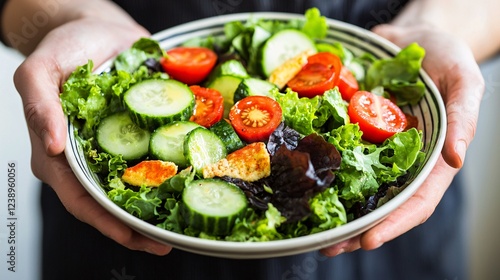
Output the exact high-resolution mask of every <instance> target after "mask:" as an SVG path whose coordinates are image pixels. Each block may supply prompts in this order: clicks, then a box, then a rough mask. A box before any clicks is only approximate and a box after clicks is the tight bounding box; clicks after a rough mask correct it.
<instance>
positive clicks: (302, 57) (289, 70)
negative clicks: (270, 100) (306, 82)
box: [267, 49, 315, 89]
mask: <svg viewBox="0 0 500 280" xmlns="http://www.w3.org/2000/svg"><path fill="white" fill-rule="evenodd" d="M314 53H315V51H314V50H311V49H309V50H305V51H303V52H301V53H299V54H298V55H296V56H294V57H292V58H290V59H288V60H287V61H285V62H284V63H283V64H281V65H280V66H278V67H277V68H276V69H274V70H273V72H272V73H271V75H269V78H268V79H267V80H268V81H269V82H271V83H273V84H275V85H276V86H278V87H279V88H280V89H282V88H284V87H285V86H286V84H287V83H288V82H289V81H290V80H291V79H293V77H295V76H296V75H297V74H298V73H299V72H300V70H302V67H304V66H305V65H306V64H307V58H308V57H309V56H311V55H313V54H314Z"/></svg>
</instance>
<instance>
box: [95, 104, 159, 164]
mask: <svg viewBox="0 0 500 280" xmlns="http://www.w3.org/2000/svg"><path fill="white" fill-rule="evenodd" d="M149 139H150V133H149V131H147V130H145V129H142V128H140V127H139V126H137V125H136V124H135V123H134V122H133V121H132V119H131V118H130V116H129V114H128V113H127V112H120V113H115V114H113V115H110V116H108V117H106V118H104V119H103V120H102V121H101V123H100V124H99V126H98V127H97V132H96V140H97V144H98V145H99V147H101V149H102V150H104V151H105V152H107V153H109V154H111V155H113V156H118V155H122V157H123V159H124V160H136V159H140V158H142V157H144V156H146V155H147V154H148V149H149Z"/></svg>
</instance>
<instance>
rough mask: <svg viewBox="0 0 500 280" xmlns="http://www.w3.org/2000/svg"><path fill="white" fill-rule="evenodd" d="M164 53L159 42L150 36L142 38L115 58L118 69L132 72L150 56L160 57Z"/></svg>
mask: <svg viewBox="0 0 500 280" xmlns="http://www.w3.org/2000/svg"><path fill="white" fill-rule="evenodd" d="M163 55H164V51H163V49H162V48H161V47H160V45H159V43H158V42H157V41H155V40H153V39H150V38H141V39H139V40H138V41H136V42H135V43H134V44H133V45H132V47H131V48H129V49H127V50H126V51H124V52H122V53H120V54H119V55H118V56H117V57H116V59H115V60H114V66H115V69H116V70H122V71H126V72H129V73H132V72H133V71H135V70H136V69H137V68H139V67H140V66H141V65H142V64H143V63H144V61H146V60H147V59H148V58H153V59H159V58H160V57H162V56H163Z"/></svg>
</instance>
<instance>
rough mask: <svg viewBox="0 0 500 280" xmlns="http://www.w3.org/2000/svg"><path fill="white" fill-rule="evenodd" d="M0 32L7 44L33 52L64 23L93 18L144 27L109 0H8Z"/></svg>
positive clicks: (26, 51)
mask: <svg viewBox="0 0 500 280" xmlns="http://www.w3.org/2000/svg"><path fill="white" fill-rule="evenodd" d="M1 19H2V20H1V23H0V26H1V32H2V35H3V36H2V37H3V38H4V40H5V42H6V43H7V45H9V46H11V47H13V48H15V49H17V50H19V51H20V52H21V53H23V54H24V55H29V54H31V53H32V52H33V51H34V50H35V48H36V47H37V45H38V44H39V43H40V41H42V39H43V38H45V36H46V35H47V34H48V33H49V32H50V31H52V30H54V29H56V28H57V27H59V26H61V25H64V24H65V23H68V22H72V21H76V20H80V19H93V20H95V21H96V22H101V23H102V27H103V28H105V26H106V24H108V23H118V24H120V25H124V26H125V25H127V26H130V28H131V32H133V30H134V29H139V28H141V27H140V26H139V25H138V24H137V23H136V22H135V21H134V20H133V19H132V18H131V17H130V16H129V15H128V14H126V13H125V12H124V11H123V10H122V9H120V8H119V7H118V6H116V5H115V4H114V3H113V2H111V1H106V0H64V1H59V0H49V1H47V0H7V1H6V3H5V6H4V9H3V11H2V16H1Z"/></svg>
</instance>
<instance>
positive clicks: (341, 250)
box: [335, 248, 345, 256]
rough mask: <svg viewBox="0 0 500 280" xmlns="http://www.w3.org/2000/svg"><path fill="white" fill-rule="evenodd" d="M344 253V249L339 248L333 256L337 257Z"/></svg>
mask: <svg viewBox="0 0 500 280" xmlns="http://www.w3.org/2000/svg"><path fill="white" fill-rule="evenodd" d="M343 253H345V249H344V248H340V249H339V250H338V251H337V254H335V256H338V255H341V254H343Z"/></svg>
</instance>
